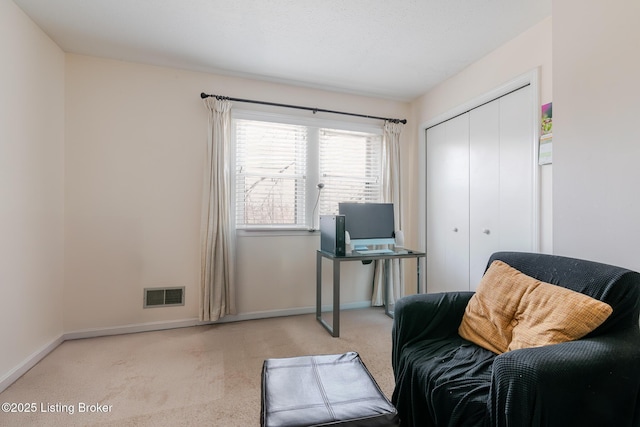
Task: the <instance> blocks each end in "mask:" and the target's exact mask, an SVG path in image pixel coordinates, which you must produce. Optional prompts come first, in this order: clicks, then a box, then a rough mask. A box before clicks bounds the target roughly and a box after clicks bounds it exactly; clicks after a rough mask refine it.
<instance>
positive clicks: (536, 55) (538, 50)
mask: <svg viewBox="0 0 640 427" xmlns="http://www.w3.org/2000/svg"><path fill="white" fill-rule="evenodd" d="M551 32H552V24H551V17H549V18H547V19H545V20H543V21H541V22H540V23H539V24H537V25H535V26H534V27H532V28H530V29H529V30H527V31H526V32H524V33H522V34H521V35H519V36H518V37H516V38H514V39H513V40H511V41H509V42H508V43H506V44H504V45H503V46H501V47H500V48H498V49H496V50H495V51H493V52H491V53H490V54H489V55H487V56H485V57H483V58H482V59H480V60H479V61H477V62H475V63H473V64H471V65H470V66H469V67H467V68H465V69H464V70H463V71H462V72H460V73H459V74H458V75H456V76H454V77H452V78H450V79H448V80H447V81H445V82H443V83H442V84H440V85H438V86H437V87H435V88H434V89H432V90H431V91H429V92H428V93H426V94H425V95H423V96H422V97H420V98H418V99H417V100H415V101H414V102H413V103H412V108H413V113H414V121H415V122H416V123H418V125H419V126H417V127H416V128H415V132H416V135H415V138H414V140H415V141H419V140H420V133H422V131H423V129H424V126H425V125H426V124H427V123H428V122H430V121H433V120H435V119H436V118H439V117H442V116H443V115H445V114H447V113H448V112H450V111H452V110H454V109H456V108H458V107H459V106H461V105H465V104H467V103H469V102H471V101H472V100H474V99H476V98H478V97H481V96H483V95H484V94H486V93H489V92H491V91H493V90H494V89H496V88H499V87H501V86H503V85H505V84H506V83H508V82H510V81H512V80H514V79H516V78H518V77H519V76H521V75H524V74H526V73H528V72H530V71H532V70H534V69H538V73H539V91H540V94H539V97H540V102H541V104H545V103H548V102H551V101H552V76H551V70H552V67H551V63H552V54H551V46H552V45H551V42H552V37H551ZM419 153H420V151H419V149H418V147H416V148H415V149H414V150H413V153H412V158H413V159H414V160H413V163H414V164H413V165H412V166H411V168H412V169H413V168H418V169H419V166H417V165H418V164H420V163H419V162H420V161H421V159H420V157H421V154H419ZM538 172H539V177H540V250H541V251H542V252H547V253H550V252H552V251H553V246H552V223H551V220H552V165H546V166H542V167H539V170H538ZM417 185H418V183H416V185H414V187H413V188H412V189H411V190H410V191H412V192H414V193H416V194H417V193H419V192H420V189H419V188H418V187H417ZM414 201H415V202H416V203H417V201H416V200H415V199H414ZM420 208H421V207H420V206H419V205H418V204H416V205H413V206H412V207H411V208H410V210H411V211H412V212H418V211H419V210H420ZM416 221H418V219H417V220H416Z"/></svg>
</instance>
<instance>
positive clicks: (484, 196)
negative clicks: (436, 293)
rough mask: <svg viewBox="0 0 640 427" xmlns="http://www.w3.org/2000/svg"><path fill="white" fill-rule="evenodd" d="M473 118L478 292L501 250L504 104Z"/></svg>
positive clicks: (473, 262)
mask: <svg viewBox="0 0 640 427" xmlns="http://www.w3.org/2000/svg"><path fill="white" fill-rule="evenodd" d="M469 114H470V125H469V126H470V134H469V212H470V216H469V248H470V252H471V257H470V263H469V285H470V289H471V290H475V289H476V287H477V285H478V283H479V282H480V279H481V278H482V275H483V274H484V271H485V267H486V265H487V260H488V259H489V257H490V256H491V254H492V253H494V252H495V251H496V250H497V249H498V248H499V246H500V234H501V232H500V215H499V212H500V192H499V188H500V163H501V159H500V103H499V101H497V100H496V101H493V102H490V103H488V104H485V105H483V106H481V107H478V108H476V109H474V110H472V111H471V112H470V113H469Z"/></svg>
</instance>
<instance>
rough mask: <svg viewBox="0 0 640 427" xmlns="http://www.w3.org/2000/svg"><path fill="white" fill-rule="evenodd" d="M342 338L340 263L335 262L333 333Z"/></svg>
mask: <svg viewBox="0 0 640 427" xmlns="http://www.w3.org/2000/svg"><path fill="white" fill-rule="evenodd" d="M331 335H333V336H334V337H339V336H340V261H335V260H334V261H333V332H332V334H331Z"/></svg>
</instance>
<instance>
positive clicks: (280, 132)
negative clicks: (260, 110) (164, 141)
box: [233, 113, 382, 229]
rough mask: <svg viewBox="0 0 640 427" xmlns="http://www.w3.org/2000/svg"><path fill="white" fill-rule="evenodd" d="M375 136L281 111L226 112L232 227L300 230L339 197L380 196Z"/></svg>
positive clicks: (379, 141) (327, 211)
mask: <svg viewBox="0 0 640 427" xmlns="http://www.w3.org/2000/svg"><path fill="white" fill-rule="evenodd" d="M381 133H382V130H381V129H376V128H371V127H367V128H366V129H364V130H362V129H356V130H353V129H345V126H344V125H342V124H336V123H329V124H327V123H326V122H320V121H317V122H311V121H308V120H307V121H305V122H301V121H300V119H296V118H291V117H285V116H276V117H274V116H266V115H265V117H261V115H258V114H249V113H245V114H242V113H240V114H238V116H237V117H236V116H234V119H233V135H234V141H235V176H234V179H235V219H236V227H237V228H240V229H272V228H274V229H307V228H310V227H312V226H313V225H314V224H317V215H318V214H321V215H324V214H335V213H337V212H338V203H339V202H343V201H362V202H365V201H371V202H374V201H380V197H381V183H380V179H381V165H382V161H381V157H382V136H381ZM318 183H323V184H324V188H323V189H322V191H321V192H320V193H319V192H318V188H317V184H318ZM318 196H320V197H318Z"/></svg>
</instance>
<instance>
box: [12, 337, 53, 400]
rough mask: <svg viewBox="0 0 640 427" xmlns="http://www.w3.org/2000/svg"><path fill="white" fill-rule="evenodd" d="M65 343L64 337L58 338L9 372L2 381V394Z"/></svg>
mask: <svg viewBox="0 0 640 427" xmlns="http://www.w3.org/2000/svg"><path fill="white" fill-rule="evenodd" d="M63 342H64V336H63V335H60V336H59V337H58V338H56V339H54V340H53V341H51V342H50V343H49V344H46V345H45V346H43V347H42V348H40V349H39V350H36V351H35V352H34V353H32V354H30V355H29V356H28V357H27V358H26V359H25V360H24V361H23V362H22V363H21V364H20V365H18V366H16V367H15V368H14V369H13V370H11V371H9V372H8V373H7V374H6V375H5V376H3V377H2V378H1V379H0V393H2V392H3V391H4V390H6V389H7V387H9V386H10V385H11V384H13V383H14V382H15V381H16V380H17V379H18V378H20V377H21V376H23V375H24V374H25V373H26V372H27V371H28V370H29V369H31V368H33V367H34V366H36V364H37V363H38V362H40V361H41V360H42V359H44V358H45V357H46V356H47V355H48V354H49V353H51V352H52V351H53V350H55V348H56V347H58V346H59V345H60V344H62V343H63Z"/></svg>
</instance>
